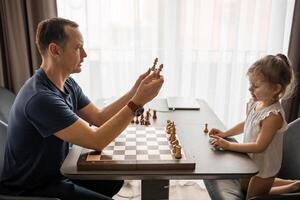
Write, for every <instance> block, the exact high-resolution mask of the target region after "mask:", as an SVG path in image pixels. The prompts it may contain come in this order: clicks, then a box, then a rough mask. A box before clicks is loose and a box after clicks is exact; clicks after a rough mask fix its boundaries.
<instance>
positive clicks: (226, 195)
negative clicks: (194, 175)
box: [204, 118, 300, 200]
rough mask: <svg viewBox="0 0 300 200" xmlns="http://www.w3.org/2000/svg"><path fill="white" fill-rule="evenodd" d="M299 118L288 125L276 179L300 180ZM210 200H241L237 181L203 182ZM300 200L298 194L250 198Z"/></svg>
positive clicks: (299, 193)
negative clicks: (280, 164)
mask: <svg viewBox="0 0 300 200" xmlns="http://www.w3.org/2000/svg"><path fill="white" fill-rule="evenodd" d="M299 142H300V118H298V119H296V120H295V121H293V122H291V123H290V124H289V125H288V130H287V131H286V132H285V134H284V140H283V160H282V166H281V169H280V171H279V174H278V177H279V178H283V179H300V143H299ZM204 183H205V186H206V188H207V191H208V193H209V195H210V197H211V199H212V200H229V199H230V200H242V199H245V196H244V194H243V193H242V192H241V187H240V183H239V180H237V179H234V180H204ZM269 199H286V200H290V199H300V192H295V193H287V194H281V195H266V196H257V197H252V198H251V200H269Z"/></svg>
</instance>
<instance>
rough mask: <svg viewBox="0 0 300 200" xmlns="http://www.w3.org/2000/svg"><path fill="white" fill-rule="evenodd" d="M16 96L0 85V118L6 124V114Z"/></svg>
mask: <svg viewBox="0 0 300 200" xmlns="http://www.w3.org/2000/svg"><path fill="white" fill-rule="evenodd" d="M15 98H16V95H15V94H14V93H12V92H11V91H9V90H8V89H5V88H3V87H0V99H1V101H0V120H1V121H3V122H5V123H6V124H7V122H8V114H9V111H10V109H11V106H12V104H13V102H14V100H15Z"/></svg>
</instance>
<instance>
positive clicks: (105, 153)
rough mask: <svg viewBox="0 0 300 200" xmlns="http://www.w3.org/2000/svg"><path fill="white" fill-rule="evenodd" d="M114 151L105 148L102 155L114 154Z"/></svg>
mask: <svg viewBox="0 0 300 200" xmlns="http://www.w3.org/2000/svg"><path fill="white" fill-rule="evenodd" d="M113 153H114V151H113V150H107V149H104V150H103V151H102V153H101V154H102V155H112V154H113Z"/></svg>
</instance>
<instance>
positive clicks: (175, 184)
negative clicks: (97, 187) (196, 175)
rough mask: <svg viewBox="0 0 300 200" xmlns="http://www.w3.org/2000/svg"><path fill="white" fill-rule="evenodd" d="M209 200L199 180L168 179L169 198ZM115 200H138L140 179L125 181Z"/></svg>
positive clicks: (139, 196) (172, 199)
mask: <svg viewBox="0 0 300 200" xmlns="http://www.w3.org/2000/svg"><path fill="white" fill-rule="evenodd" d="M195 197H197V198H196V199H201V200H210V198H209V196H208V193H207V191H206V189H205V186H204V184H203V182H202V181H201V180H197V181H190V180H189V181H178V180H176V181H175V180H172V181H170V193H169V199H170V200H190V199H195ZM114 199H115V200H127V199H130V200H140V199H141V181H138V180H131V181H125V184H124V186H123V188H122V189H121V190H120V192H119V193H118V194H117V195H115V196H114Z"/></svg>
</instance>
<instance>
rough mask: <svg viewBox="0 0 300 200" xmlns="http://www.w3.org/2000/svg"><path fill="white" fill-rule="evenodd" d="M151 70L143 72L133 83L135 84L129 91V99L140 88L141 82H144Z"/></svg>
mask: <svg viewBox="0 0 300 200" xmlns="http://www.w3.org/2000/svg"><path fill="white" fill-rule="evenodd" d="M150 72H151V70H150V69H148V70H147V71H146V72H144V73H143V74H141V75H140V76H139V78H138V79H137V80H136V81H135V84H134V86H133V87H132V88H131V90H130V92H129V93H130V94H131V97H132V96H133V95H134V94H135V93H136V91H137V89H138V87H139V86H140V84H141V82H142V80H144V79H145V78H146V77H147V76H148V75H149V74H150Z"/></svg>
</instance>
